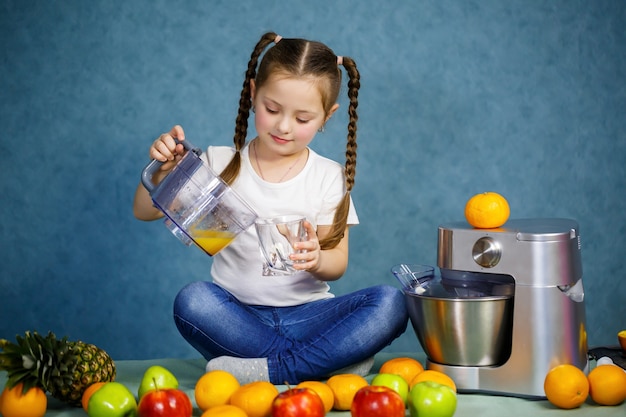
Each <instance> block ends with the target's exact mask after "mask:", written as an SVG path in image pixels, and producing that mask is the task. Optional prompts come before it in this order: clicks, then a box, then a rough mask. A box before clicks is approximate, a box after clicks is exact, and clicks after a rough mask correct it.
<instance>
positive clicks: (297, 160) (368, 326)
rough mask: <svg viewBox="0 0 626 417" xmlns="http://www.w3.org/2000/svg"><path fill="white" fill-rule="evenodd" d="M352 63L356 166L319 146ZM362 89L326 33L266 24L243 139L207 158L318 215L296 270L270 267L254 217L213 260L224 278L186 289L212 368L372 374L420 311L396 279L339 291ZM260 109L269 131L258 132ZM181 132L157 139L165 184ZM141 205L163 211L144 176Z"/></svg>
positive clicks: (248, 84)
mask: <svg viewBox="0 0 626 417" xmlns="http://www.w3.org/2000/svg"><path fill="white" fill-rule="evenodd" d="M270 44H273V45H272V47H271V48H269V49H268V50H267V52H266V53H265V54H264V56H263V59H262V60H261V63H260V64H259V65H258V71H257V63H258V61H259V58H260V56H261V54H262V53H263V51H265V49H266V48H267V47H268V46H269V45H270ZM341 66H343V67H344V68H345V70H346V72H347V74H348V76H349V81H348V97H349V99H350V104H349V108H348V113H349V116H350V120H349V123H348V137H347V151H346V164H345V167H342V166H341V165H339V164H337V163H336V162H334V161H330V160H329V159H326V158H324V157H322V156H320V155H318V154H317V153H315V152H314V151H313V150H312V149H310V148H309V147H308V145H309V143H310V142H311V141H312V140H313V138H314V137H315V134H316V133H317V132H318V131H321V130H323V128H324V124H325V123H326V122H327V121H328V120H329V119H330V118H331V117H332V115H333V114H334V113H335V111H336V110H337V108H338V107H339V105H338V104H337V97H338V94H339V90H340V86H341V78H342V73H341V69H340V67H341ZM359 87H360V83H359V72H358V71H357V68H356V64H355V62H354V60H352V59H351V58H349V57H341V56H337V55H335V54H334V52H333V51H332V50H331V49H329V48H328V47H327V46H325V45H323V44H321V43H319V42H312V41H307V40H304V39H282V38H281V37H280V36H278V35H276V34H275V33H266V34H265V35H263V37H262V38H261V39H260V41H259V42H258V43H257V45H256V47H255V49H254V51H253V53H252V55H251V58H250V61H249V63H248V70H247V72H246V78H245V81H244V84H243V90H242V92H241V98H240V101H239V114H238V116H237V122H236V129H235V138H234V142H235V146H234V148H231V147H215V146H211V147H209V148H208V150H207V152H206V153H203V155H202V157H203V158H205V161H206V162H207V163H208V164H209V165H210V166H211V167H213V169H214V170H215V171H217V172H221V176H222V178H223V179H224V180H225V181H226V182H228V183H229V184H230V185H231V186H232V187H233V188H234V189H235V190H236V191H237V192H238V193H239V194H240V195H241V196H242V197H243V198H244V199H245V200H246V201H247V202H248V203H249V204H250V205H251V206H252V207H253V208H254V209H255V211H256V212H257V214H258V215H259V216H260V217H275V216H279V215H286V214H299V215H304V216H306V218H307V221H306V222H305V228H306V230H307V233H308V236H309V238H308V239H309V240H308V241H306V242H300V243H297V244H296V246H295V249H296V250H298V251H299V252H300V253H297V254H295V255H292V259H293V260H294V261H297V262H295V263H294V266H295V268H296V269H297V270H298V271H297V272H296V273H295V274H293V275H290V276H264V275H263V259H262V258H261V255H260V252H259V249H258V241H257V236H256V233H255V230H254V227H251V228H249V229H248V230H247V231H245V232H244V233H242V234H240V235H239V236H238V237H237V239H235V240H234V242H233V243H232V244H231V245H230V246H227V247H226V248H225V249H224V250H222V251H221V252H219V253H218V254H217V255H216V256H215V257H214V258H213V265H212V268H211V275H212V278H213V281H212V282H195V283H191V284H189V285H187V286H186V287H184V288H183V289H182V290H181V291H180V293H179V294H178V295H177V297H176V300H175V302H174V320H175V322H176V325H177V327H178V329H179V331H180V332H181V334H182V335H183V337H184V338H185V339H186V340H187V341H188V342H189V343H190V344H191V345H192V346H193V347H194V348H195V349H197V350H198V351H199V352H200V353H201V354H202V355H203V356H204V357H205V358H207V359H208V360H209V362H208V364H207V370H212V369H222V370H226V371H228V372H231V373H232V374H234V375H235V376H236V377H237V379H238V380H239V382H240V383H242V384H244V383H247V382H251V381H258V380H266V381H270V382H272V383H275V384H283V383H289V384H297V383H298V382H300V381H303V380H310V379H322V378H324V377H327V376H329V375H331V374H332V373H339V372H351V373H358V374H361V375H365V374H367V373H368V372H369V370H370V368H371V366H372V364H373V355H374V354H375V353H377V352H378V351H380V350H381V349H382V348H383V347H385V346H386V345H388V344H390V343H391V342H392V341H393V340H394V339H395V338H396V337H398V336H399V335H401V334H402V333H403V332H404V331H405V329H406V326H407V322H408V316H407V312H406V307H405V304H404V298H403V296H402V294H401V292H400V291H399V290H397V289H396V288H394V287H391V286H376V287H372V288H366V289H362V290H359V291H356V292H354V293H351V294H348V295H344V296H340V297H334V296H333V294H332V293H330V287H329V285H328V282H329V281H333V280H337V279H339V278H340V277H341V276H342V275H343V273H344V272H345V270H346V268H347V265H348V237H349V227H348V226H349V225H354V224H357V223H358V217H357V215H356V211H355V209H354V206H353V203H352V199H351V197H350V191H351V189H352V187H353V185H354V175H355V165H356V122H357V114H356V108H357V104H358V102H357V96H358V90H359ZM250 110H252V112H253V113H254V121H255V127H256V131H257V136H256V137H255V138H253V139H252V140H251V141H249V142H247V141H246V136H247V128H248V116H249V112H250ZM175 138H176V139H178V140H179V141H182V140H184V138H185V134H184V131H183V129H182V128H181V127H180V126H175V127H174V128H172V130H171V131H170V132H169V133H166V134H163V135H161V136H160V137H159V138H158V139H157V140H156V141H155V142H154V143H153V144H152V146H151V147H150V157H151V158H154V159H157V160H159V161H163V162H165V163H164V164H163V165H162V168H161V171H160V172H159V174H158V175H155V178H154V180H155V181H156V182H158V181H160V180H161V179H162V178H163V177H164V176H166V175H167V173H168V172H169V171H170V170H171V169H172V168H173V167H174V166H175V164H176V162H177V161H178V160H179V159H180V158H181V156H182V154H183V152H184V149H183V146H182V145H181V144H176V142H175V140H174V139H175ZM134 213H135V216H136V217H137V218H139V219H142V220H154V219H157V218H160V217H162V216H163V214H162V213H161V212H160V211H159V210H157V209H156V208H155V207H153V205H152V202H151V199H150V196H149V194H148V192H147V191H146V189H145V188H144V187H143V186H142V185H141V184H140V185H139V187H138V188H137V192H136V195H135V201H134Z"/></svg>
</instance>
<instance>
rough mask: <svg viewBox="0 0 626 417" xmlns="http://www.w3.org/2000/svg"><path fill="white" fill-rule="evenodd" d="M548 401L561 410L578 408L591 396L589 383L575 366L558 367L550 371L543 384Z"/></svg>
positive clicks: (564, 365)
mask: <svg viewBox="0 0 626 417" xmlns="http://www.w3.org/2000/svg"><path fill="white" fill-rule="evenodd" d="M543 390H544V391H545V393H546V397H548V401H550V402H551V403H552V404H554V405H556V406H557V407H559V408H565V409H570V408H576V407H579V406H580V405H581V404H582V403H584V402H585V400H586V399H587V397H588V396H589V381H588V380H587V376H586V375H585V374H584V372H583V371H581V370H580V369H578V368H577V367H575V366H574V365H569V364H563V365H557V366H555V367H554V368H552V369H550V371H548V374H547V375H546V379H545V380H544V382H543Z"/></svg>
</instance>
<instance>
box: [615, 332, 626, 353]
mask: <svg viewBox="0 0 626 417" xmlns="http://www.w3.org/2000/svg"><path fill="white" fill-rule="evenodd" d="M617 340H618V341H619V345H620V346H621V347H622V350H626V330H622V331H620V332H619V333H617Z"/></svg>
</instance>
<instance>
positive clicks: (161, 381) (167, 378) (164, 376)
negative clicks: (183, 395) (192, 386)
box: [138, 365, 178, 399]
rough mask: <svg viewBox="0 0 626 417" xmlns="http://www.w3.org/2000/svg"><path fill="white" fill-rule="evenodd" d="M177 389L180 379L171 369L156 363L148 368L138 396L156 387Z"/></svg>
mask: <svg viewBox="0 0 626 417" xmlns="http://www.w3.org/2000/svg"><path fill="white" fill-rule="evenodd" d="M157 388H158V389H170V388H171V389H177V388H178V380H177V379H176V377H175V376H174V374H172V373H171V372H170V371H169V370H167V369H165V368H164V367H162V366H159V365H154V366H151V367H149V368H148V369H146V372H144V374H143V378H142V379H141V384H140V385H139V391H138V397H139V399H141V397H143V395H144V394H145V393H146V392H148V391H152V390H155V389H157Z"/></svg>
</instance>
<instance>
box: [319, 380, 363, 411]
mask: <svg viewBox="0 0 626 417" xmlns="http://www.w3.org/2000/svg"><path fill="white" fill-rule="evenodd" d="M326 384H327V385H328V386H329V387H330V389H331V390H332V391H333V396H334V398H335V400H334V404H333V409H335V410H339V411H345V410H349V409H350V407H351V406H352V400H353V399H354V396H355V395H356V392H357V391H358V390H360V389H361V388H363V387H365V386H367V385H369V383H368V382H367V380H366V379H365V378H363V377H362V376H361V375H357V374H337V375H333V376H331V377H330V378H328V381H326Z"/></svg>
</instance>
